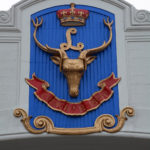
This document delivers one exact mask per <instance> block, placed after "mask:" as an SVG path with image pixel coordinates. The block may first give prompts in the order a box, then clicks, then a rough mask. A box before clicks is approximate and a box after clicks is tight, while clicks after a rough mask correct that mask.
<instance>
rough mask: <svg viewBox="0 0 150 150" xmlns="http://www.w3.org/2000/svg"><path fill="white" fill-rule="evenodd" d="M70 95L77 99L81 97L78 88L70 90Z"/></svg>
mask: <svg viewBox="0 0 150 150" xmlns="http://www.w3.org/2000/svg"><path fill="white" fill-rule="evenodd" d="M69 95H70V96H71V97H77V96H78V95H79V90H78V87H76V88H74V87H72V88H70V89H69Z"/></svg>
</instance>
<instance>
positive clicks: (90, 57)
mask: <svg viewBox="0 0 150 150" xmlns="http://www.w3.org/2000/svg"><path fill="white" fill-rule="evenodd" d="M95 58H96V56H88V57H87V58H86V63H87V64H90V63H92V61H94V60H95Z"/></svg>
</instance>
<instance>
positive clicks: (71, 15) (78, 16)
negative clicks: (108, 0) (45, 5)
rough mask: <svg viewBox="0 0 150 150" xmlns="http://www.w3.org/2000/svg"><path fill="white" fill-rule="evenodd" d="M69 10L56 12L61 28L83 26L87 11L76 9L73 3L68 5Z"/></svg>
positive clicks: (87, 14)
mask: <svg viewBox="0 0 150 150" xmlns="http://www.w3.org/2000/svg"><path fill="white" fill-rule="evenodd" d="M70 6H71V8H70V9H61V10H58V11H57V16H58V18H59V19H60V23H61V25H62V26H83V25H85V21H86V19H87V18H88V16H89V11H88V10H84V9H76V8H75V7H74V6H75V4H74V3H71V4H70Z"/></svg>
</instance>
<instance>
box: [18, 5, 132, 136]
mask: <svg viewBox="0 0 150 150" xmlns="http://www.w3.org/2000/svg"><path fill="white" fill-rule="evenodd" d="M78 7H79V8H75V4H71V7H70V8H68V6H58V7H55V8H49V9H46V10H43V11H41V12H38V13H36V14H34V15H32V22H31V32H32V33H33V34H31V35H32V37H31V54H30V57H31V60H30V61H31V63H30V77H31V78H30V79H26V82H27V84H28V85H29V86H30V90H29V94H30V96H29V113H30V115H31V116H32V117H33V118H32V119H31V125H30V124H29V120H30V118H29V117H27V114H26V112H25V111H24V110H22V109H16V110H15V115H16V116H20V115H23V117H24V120H23V123H24V125H25V127H26V128H27V129H28V130H29V131H30V132H32V133H43V132H50V133H58V134H86V133H92V132H100V131H106V132H117V131H119V130H120V129H121V128H122V126H123V124H124V121H125V120H126V118H125V113H127V114H128V115H129V116H132V115H133V113H134V111H133V109H132V108H130V107H127V108H125V109H123V110H122V112H121V113H120V116H119V95H118V87H117V84H118V83H119V81H120V78H117V56H116V46H115V44H116V43H115V38H116V37H115V17H114V15H113V14H111V13H109V12H106V11H104V10H101V9H97V8H93V7H87V6H78ZM59 21H60V22H59ZM72 27H73V28H72ZM50 31H51V33H50ZM77 31H78V33H77ZM73 34H74V35H73ZM83 43H84V44H83ZM75 45H76V46H75ZM54 47H55V48H54ZM49 56H50V59H51V60H50V59H49ZM56 65H58V66H59V67H57V66H56ZM50 85H51V86H50ZM34 90H36V91H34ZM33 93H34V94H33ZM116 115H118V117H117V118H118V123H115V116H116ZM36 128H40V129H41V130H37V129H36Z"/></svg>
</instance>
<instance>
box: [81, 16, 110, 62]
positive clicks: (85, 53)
mask: <svg viewBox="0 0 150 150" xmlns="http://www.w3.org/2000/svg"><path fill="white" fill-rule="evenodd" d="M104 24H105V25H106V26H107V27H108V29H109V31H110V36H109V40H108V41H107V43H106V42H105V41H104V43H103V45H101V46H99V47H97V48H93V49H87V50H84V51H82V52H81V53H80V56H79V58H81V59H85V58H86V57H87V56H90V55H93V54H96V53H99V52H101V51H103V50H104V49H105V48H107V47H108V46H109V44H110V43H111V41H112V24H113V21H112V22H109V18H107V22H106V21H105V19H104Z"/></svg>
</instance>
